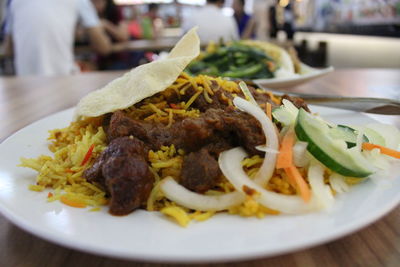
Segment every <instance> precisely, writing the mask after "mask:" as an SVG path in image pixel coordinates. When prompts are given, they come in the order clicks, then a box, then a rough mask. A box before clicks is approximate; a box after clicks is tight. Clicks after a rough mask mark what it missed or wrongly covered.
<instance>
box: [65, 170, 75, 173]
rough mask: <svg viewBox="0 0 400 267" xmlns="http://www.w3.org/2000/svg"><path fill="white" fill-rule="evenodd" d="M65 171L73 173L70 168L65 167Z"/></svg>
mask: <svg viewBox="0 0 400 267" xmlns="http://www.w3.org/2000/svg"><path fill="white" fill-rule="evenodd" d="M65 172H68V173H74V171H73V170H71V169H65Z"/></svg>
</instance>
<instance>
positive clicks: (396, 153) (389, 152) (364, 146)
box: [362, 143, 400, 159]
mask: <svg viewBox="0 0 400 267" xmlns="http://www.w3.org/2000/svg"><path fill="white" fill-rule="evenodd" d="M374 148H377V149H379V150H380V151H381V153H382V154H385V155H388V156H391V157H393V158H397V159H400V151H397V150H394V149H391V148H388V147H384V146H380V145H375V144H371V143H363V144H362V149H364V150H372V149H374Z"/></svg>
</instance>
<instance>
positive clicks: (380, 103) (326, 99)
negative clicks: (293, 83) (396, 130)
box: [288, 93, 400, 115]
mask: <svg viewBox="0 0 400 267" xmlns="http://www.w3.org/2000/svg"><path fill="white" fill-rule="evenodd" d="M288 95H291V96H297V97H301V98H303V99H304V100H305V101H306V102H307V103H310V104H314V105H320V106H326V107H334V108H341V109H347V110H353V111H359V112H366V113H375V114H385V115H400V101H398V100H394V99H387V98H373V97H344V96H324V95H314V94H301V93H288Z"/></svg>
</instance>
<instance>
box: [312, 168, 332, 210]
mask: <svg viewBox="0 0 400 267" xmlns="http://www.w3.org/2000/svg"><path fill="white" fill-rule="evenodd" d="M308 181H309V182H310V186H311V191H312V193H313V197H314V198H315V200H316V202H317V205H318V206H319V207H320V208H321V209H329V208H331V207H332V206H333V204H334V203H335V199H334V197H333V195H332V191H331V188H330V187H329V186H328V185H326V184H325V183H324V167H322V166H321V164H319V163H317V162H311V164H310V167H309V168H308Z"/></svg>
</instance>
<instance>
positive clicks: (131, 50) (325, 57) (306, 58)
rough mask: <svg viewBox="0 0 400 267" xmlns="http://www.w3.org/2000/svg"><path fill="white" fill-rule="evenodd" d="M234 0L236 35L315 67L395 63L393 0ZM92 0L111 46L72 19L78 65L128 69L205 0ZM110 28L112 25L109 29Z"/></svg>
mask: <svg viewBox="0 0 400 267" xmlns="http://www.w3.org/2000/svg"><path fill="white" fill-rule="evenodd" d="M235 1H236V0H235ZM235 1H234V0H227V1H224V4H223V6H221V12H222V13H224V14H225V15H227V16H234V17H235V18H237V19H236V22H237V23H238V22H239V17H241V16H242V15H241V14H239V13H238V12H243V14H246V16H249V17H250V18H251V19H252V21H251V22H250V23H247V21H246V23H247V24H251V25H240V27H242V28H243V27H244V26H248V28H247V29H248V30H249V31H250V33H245V34H246V35H247V36H245V35H243V32H242V35H241V36H240V38H242V39H256V40H268V41H270V42H273V43H276V44H280V45H283V46H285V45H291V46H294V47H295V48H296V50H297V53H298V56H299V58H300V59H301V60H302V62H304V63H306V64H308V65H310V66H314V67H326V66H333V67H335V68H399V67H400V50H399V49H398V47H399V45H400V40H399V39H398V37H399V36H400V29H399V24H400V15H399V13H400V7H399V5H400V4H399V1H395V0H393V1H389V0H388V1H378V0H368V1H357V0H353V1H324V0H317V1H312V0H296V1H289V0H280V1H273V0H247V1H237V2H238V3H237V4H236V6H240V5H241V4H244V6H243V7H240V8H236V9H237V11H236V14H235V10H234V5H235V3H234V2H235ZM9 2H10V1H3V5H2V7H1V9H2V10H1V14H2V18H1V21H3V27H2V29H3V31H2V34H1V40H2V45H3V46H2V48H3V49H2V52H1V54H0V60H1V61H0V63H1V64H0V74H1V75H16V74H17V73H16V69H15V64H14V60H13V58H14V57H13V54H12V49H10V47H11V48H12V45H11V46H10V47H9V49H6V47H5V46H6V45H5V41H6V39H7V38H6V36H7V35H10V36H12V34H7V32H6V30H5V28H7V27H6V24H7V9H8V8H9V7H8V6H9V5H10V3H9ZM11 2H12V1H11ZM94 2H98V3H100V4H99V5H100V6H101V5H103V7H100V10H99V9H98V10H97V13H98V15H99V18H100V19H101V21H102V22H104V21H107V20H108V22H109V23H108V25H109V24H113V25H112V26H114V28H112V26H111V27H108V28H107V27H105V29H104V30H105V32H106V35H108V37H109V38H110V40H111V43H112V48H111V49H109V51H107V56H104V55H101V54H99V53H98V52H96V51H95V50H94V49H92V47H91V45H90V43H89V41H88V36H87V33H85V29H84V27H82V25H81V24H80V23H79V22H78V25H77V27H76V31H75V36H74V48H73V49H74V60H75V62H76V64H78V66H79V70H80V71H81V72H90V71H96V70H122V69H126V70H127V69H130V68H133V67H136V66H138V65H139V64H143V63H145V62H149V61H152V60H154V59H156V58H158V56H159V55H160V54H161V55H162V54H164V53H167V52H168V51H169V50H170V49H171V48H172V47H173V45H174V44H175V43H176V42H177V40H179V38H180V37H181V36H182V35H183V34H184V33H185V31H187V29H184V28H183V26H184V23H185V20H190V17H191V15H192V14H193V13H196V11H197V10H200V9H201V8H202V7H203V6H204V5H205V4H206V0H175V1H174V0H162V1H151V0H114V1H111V0H110V1H105V0H104V1H97V0H96V1H94ZM101 2H103V3H101ZM239 2H241V4H239ZM38 8H40V6H39V7H38ZM101 9H102V10H101ZM240 9H242V10H243V11H241V10H240ZM8 13H10V12H8ZM9 17H11V15H10V14H9ZM285 19H286V20H287V21H285ZM210 20H212V19H210ZM10 23H11V22H10ZM103 24H104V23H103ZM249 26H250V27H249ZM109 28H112V29H114V30H113V33H112V32H111V31H112V30H110V29H109ZM249 28H251V29H249ZM222 30H223V29H222ZM240 30H242V29H240ZM116 31H118V32H117V34H118V35H119V36H117V37H116V36H115V34H116V33H115V32H116ZM288 33H289V36H288ZM113 34H114V35H113ZM236 38H237V37H236ZM236 38H235V39H236ZM215 41H219V40H215ZM205 43H206V40H204V41H203V44H204V45H206V44H205ZM7 50H8V51H7ZM349 51H351V52H349ZM350 54H351V56H350V57H349V55H350ZM17 56H18V55H17ZM39 74H40V73H39ZM61 74H63V73H61Z"/></svg>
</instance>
